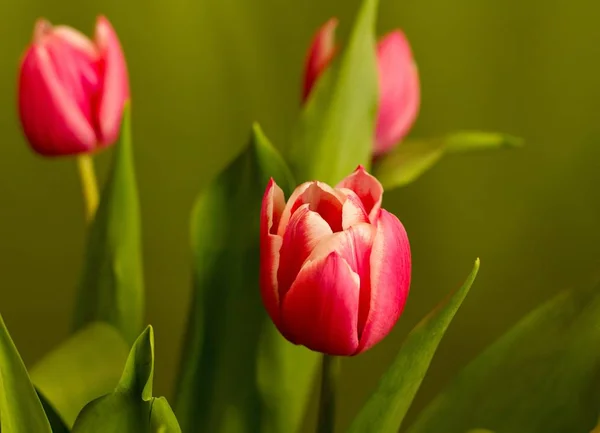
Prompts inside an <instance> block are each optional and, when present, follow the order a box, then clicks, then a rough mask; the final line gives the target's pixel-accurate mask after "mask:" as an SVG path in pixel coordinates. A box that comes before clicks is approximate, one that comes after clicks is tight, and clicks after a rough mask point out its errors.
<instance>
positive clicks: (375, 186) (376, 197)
mask: <svg viewBox="0 0 600 433" xmlns="http://www.w3.org/2000/svg"><path fill="white" fill-rule="evenodd" d="M336 188H347V189H350V190H352V191H354V192H355V193H356V195H357V196H358V197H359V198H360V200H361V201H362V203H363V206H364V208H365V211H366V212H367V213H368V214H369V219H370V221H371V222H372V223H373V224H375V223H376V221H377V217H378V215H379V209H381V199H382V196H383V187H382V186H381V183H379V181H378V180H377V178H375V177H374V176H372V175H370V174H369V173H367V171H366V170H365V169H364V167H363V166H362V165H360V166H358V168H357V169H356V170H354V172H353V173H352V174H350V175H349V176H347V177H346V178H345V179H344V180H342V181H341V182H340V183H339V184H338V185H337V186H336Z"/></svg>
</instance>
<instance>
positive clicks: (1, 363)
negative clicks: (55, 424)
mask: <svg viewBox="0 0 600 433" xmlns="http://www.w3.org/2000/svg"><path fill="white" fill-rule="evenodd" d="M0 430H2V433H33V432H35V433H52V429H51V428H50V423H49V422H48V419H47V418H46V414H45V413H44V408H43V407H42V403H41V402H40V399H39V398H38V396H37V393H36V391H35V388H34V387H33V385H32V384H31V381H30V380H29V375H28V374H27V369H26V368H25V364H23V360H22V359H21V356H20V355H19V352H18V351H17V348H16V347H15V344H14V343H13V341H12V339H11V338H10V334H9V333H8V329H6V325H5V324H4V320H3V319H2V316H0Z"/></svg>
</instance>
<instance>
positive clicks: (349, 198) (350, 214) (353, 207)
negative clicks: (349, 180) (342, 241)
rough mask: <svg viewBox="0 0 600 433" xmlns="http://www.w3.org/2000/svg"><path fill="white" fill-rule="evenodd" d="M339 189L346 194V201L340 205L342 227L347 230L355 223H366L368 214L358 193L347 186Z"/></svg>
mask: <svg viewBox="0 0 600 433" xmlns="http://www.w3.org/2000/svg"><path fill="white" fill-rule="evenodd" d="M339 190H340V191H342V192H343V193H344V195H345V196H346V201H345V202H344V204H343V205H342V228H343V229H344V230H347V229H349V228H350V227H352V226H354V225H356V224H360V223H368V222H369V216H368V215H367V212H366V211H365V207H364V206H363V203H362V201H361V199H360V198H359V197H358V195H356V193H355V192H354V191H352V190H350V189H347V188H340V189H339Z"/></svg>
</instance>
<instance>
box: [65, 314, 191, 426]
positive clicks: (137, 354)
mask: <svg viewBox="0 0 600 433" xmlns="http://www.w3.org/2000/svg"><path fill="white" fill-rule="evenodd" d="M153 377H154V331H153V330H152V327H151V326H148V327H147V328H146V330H145V331H144V332H143V333H142V334H141V335H140V336H139V338H138V339H137V340H136V342H135V343H134V345H133V347H132V349H131V351H130V353H129V357H128V359H127V363H126V364H125V369H124V370H123V374H122V376H121V379H120V380H119V384H118V385H117V387H116V389H115V390H114V392H112V393H111V394H108V395H105V396H103V397H100V398H98V399H96V400H94V401H92V402H91V403H89V404H88V405H87V406H86V407H85V408H84V409H83V410H82V411H81V413H80V414H79V416H78V417H77V420H76V421H75V425H74V426H73V433H147V432H153V433H154V432H156V433H158V432H163V433H181V429H180V428H179V425H178V424H177V420H176V419H175V415H173V414H172V413H170V414H169V413H167V412H168V411H169V410H170V408H169V405H168V403H166V401H165V400H164V399H163V398H158V399H157V398H155V397H152V380H153ZM157 402H158V403H157ZM156 404H158V405H157V406H156V409H155V405H156Z"/></svg>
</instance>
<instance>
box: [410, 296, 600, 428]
mask: <svg viewBox="0 0 600 433" xmlns="http://www.w3.org/2000/svg"><path fill="white" fill-rule="evenodd" d="M599 317H600V286H595V287H594V288H593V289H591V290H589V289H588V290H573V291H568V292H564V293H562V294H560V295H558V296H557V297H555V298H554V299H552V300H551V301H549V302H547V303H546V304H544V305H542V306H541V307H539V308H537V309H536V310H534V311H533V312H531V313H530V314H529V315H527V316H526V317H525V318H524V319H522V320H521V321H520V322H519V323H518V324H517V325H516V326H515V327H513V328H512V329H511V330H510V331H509V332H508V333H506V334H505V335H504V336H502V337H501V338H500V339H499V340H498V341H496V342H495V343H494V344H492V345H491V346H490V347H489V348H488V349H486V350H485V351H484V352H483V353H482V354H481V355H480V356H478V357H477V358H476V359H475V360H473V361H472V362H471V363H470V364H469V365H468V366H467V367H466V368H465V369H464V370H463V371H462V372H460V373H459V374H458V375H457V376H456V377H455V378H454V379H453V381H452V382H451V383H450V385H449V386H448V387H447V388H446V389H445V390H444V391H442V392H441V393H440V394H439V395H438V396H437V397H436V398H435V399H434V400H433V401H432V402H431V404H430V405H429V406H428V407H427V408H426V409H425V410H424V411H423V412H422V413H421V414H419V417H418V418H417V420H416V422H415V423H414V425H413V426H412V427H411V428H410V429H409V430H408V431H409V432H410V433H425V432H427V433H429V432H432V431H444V432H445V433H463V432H464V431H466V430H469V429H470V428H474V427H485V428H487V429H490V430H493V431H496V432H499V433H504V432H511V433H562V432H589V431H591V430H592V429H593V428H594V426H595V425H596V423H597V420H598V407H600V386H598V379H599V378H600V350H598V348H599V347H600V326H598V323H599V322H598V318H599Z"/></svg>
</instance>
